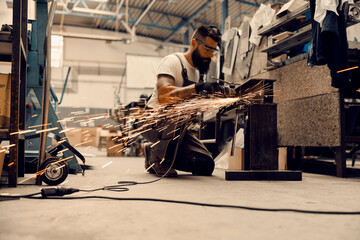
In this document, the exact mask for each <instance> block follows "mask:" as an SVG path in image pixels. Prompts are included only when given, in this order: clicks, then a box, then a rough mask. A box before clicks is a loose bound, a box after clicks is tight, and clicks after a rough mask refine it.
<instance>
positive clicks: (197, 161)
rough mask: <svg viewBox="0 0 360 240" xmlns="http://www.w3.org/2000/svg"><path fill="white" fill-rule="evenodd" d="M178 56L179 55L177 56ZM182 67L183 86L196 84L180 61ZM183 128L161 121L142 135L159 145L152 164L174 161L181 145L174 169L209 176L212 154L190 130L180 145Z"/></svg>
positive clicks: (154, 150) (212, 167)
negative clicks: (179, 136)
mask: <svg viewBox="0 0 360 240" xmlns="http://www.w3.org/2000/svg"><path fill="white" fill-rule="evenodd" d="M176 56H177V55H176ZM177 57H178V58H179V60H180V63H181V67H182V77H183V79H184V83H183V86H184V87H186V86H189V85H191V84H195V82H192V81H190V80H189V79H188V76H187V71H186V68H184V65H183V63H182V61H181V59H180V57H179V56H177ZM164 126H168V127H167V128H166V129H165V130H163V131H161V132H160V131H158V129H163V128H162V127H164ZM180 127H181V126H180V125H178V124H177V123H176V121H175V122H174V121H168V119H164V120H161V121H160V122H157V124H156V128H153V129H152V130H150V131H147V132H144V133H143V134H142V135H143V136H144V138H145V139H146V140H147V141H149V142H152V143H156V142H158V141H159V143H157V144H156V145H154V146H153V147H152V148H151V153H150V156H151V157H150V163H154V162H156V161H161V160H162V159H163V158H165V161H170V162H171V161H172V160H173V156H174V152H175V149H176V145H177V144H180V145H179V147H178V151H177V153H176V158H175V163H174V165H173V168H174V169H176V170H180V171H185V172H191V173H192V174H194V175H205V176H209V175H211V174H212V172H213V171H214V167H215V164H214V159H213V157H212V155H211V153H210V152H209V151H208V150H207V149H206V147H205V146H204V144H202V143H201V142H200V140H199V139H198V138H196V137H195V135H194V134H193V133H192V132H190V131H189V130H187V129H186V130H184V131H185V132H184V135H183V138H182V139H181V142H180V143H179V142H178V141H179V138H176V139H174V140H173V138H175V137H176V136H177V135H179V134H180V130H177V131H174V130H175V129H179V128H180Z"/></svg>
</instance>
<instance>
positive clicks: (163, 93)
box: [156, 74, 196, 104]
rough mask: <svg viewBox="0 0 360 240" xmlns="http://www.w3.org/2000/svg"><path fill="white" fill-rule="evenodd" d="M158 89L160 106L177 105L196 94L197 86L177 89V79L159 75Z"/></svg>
mask: <svg viewBox="0 0 360 240" xmlns="http://www.w3.org/2000/svg"><path fill="white" fill-rule="evenodd" d="M156 87H157V90H158V99H159V103H160V104H169V103H175V102H177V101H180V100H182V99H187V98H190V97H192V96H193V95H194V94H196V90H195V84H191V85H189V86H186V87H176V86H175V79H174V78H173V77H172V76H170V75H167V74H159V76H158V79H157V84H156Z"/></svg>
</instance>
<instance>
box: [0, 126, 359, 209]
mask: <svg viewBox="0 0 360 240" xmlns="http://www.w3.org/2000/svg"><path fill="white" fill-rule="evenodd" d="M185 131H186V124H184V125H183V126H182V129H181V131H180V137H179V140H178V144H177V145H176V148H175V151H174V155H173V159H172V163H171V166H170V167H169V169H168V171H167V172H166V173H165V174H164V175H163V176H161V177H160V178H158V179H156V180H152V181H148V182H136V181H119V182H118V184H117V185H111V186H105V187H101V188H95V189H90V190H81V189H76V188H65V187H57V188H43V189H41V192H37V193H32V194H27V195H7V194H0V201H1V200H15V199H20V198H27V199H57V200H60V199H62V200H75V199H94V198H98V199H108V200H118V201H147V202H163V203H174V204H186V205H194V206H202V207H216V208H235V209H243V210H249V211H264V212H296V213H305V214H326V215H360V211H354V212H344V211H315V210H301V209H290V208H257V207H247V206H241V205H227V204H214V203H201V202H192V201H180V200H169V199H159V198H119V197H106V196H79V197H62V196H64V195H68V194H72V193H75V192H95V191H100V190H103V191H114V192H125V191H128V190H129V189H128V188H127V187H128V186H134V185H138V184H149V183H154V182H157V181H160V180H161V179H162V178H164V177H165V176H166V175H167V173H168V172H169V171H170V169H171V168H172V167H173V165H174V163H175V158H176V153H177V151H178V147H179V145H180V142H181V140H182V138H183V136H184V134H185ZM40 194H41V195H42V196H41V197H40V196H38V197H36V195H40Z"/></svg>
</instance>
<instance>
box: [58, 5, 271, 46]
mask: <svg viewBox="0 0 360 240" xmlns="http://www.w3.org/2000/svg"><path fill="white" fill-rule="evenodd" d="M275 1H277V0H270V1H269V0H265V1H264V0H57V7H56V11H55V17H54V25H59V26H60V29H61V28H62V27H63V26H79V27H87V28H96V29H105V30H109V31H116V32H127V33H129V34H133V35H137V36H145V37H150V38H154V39H157V40H160V41H164V42H174V43H185V44H187V41H188V40H187V39H188V35H187V34H188V33H189V32H192V30H193V29H195V28H196V27H197V26H198V25H201V24H209V25H210V24H211V25H216V26H218V27H219V28H222V26H224V21H225V19H226V17H227V16H231V21H232V24H231V25H232V26H237V25H238V24H239V23H240V22H241V18H242V16H244V15H248V16H250V17H251V16H252V15H253V14H254V13H255V11H256V10H257V8H258V7H259V6H260V4H261V3H272V2H275Z"/></svg>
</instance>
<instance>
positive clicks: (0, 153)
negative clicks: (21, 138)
mask: <svg viewBox="0 0 360 240" xmlns="http://www.w3.org/2000/svg"><path fill="white" fill-rule="evenodd" d="M5 153H6V148H3V147H0V178H1V173H2V169H3V166H4V160H5Z"/></svg>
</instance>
